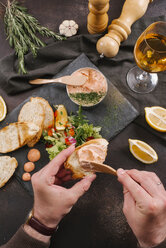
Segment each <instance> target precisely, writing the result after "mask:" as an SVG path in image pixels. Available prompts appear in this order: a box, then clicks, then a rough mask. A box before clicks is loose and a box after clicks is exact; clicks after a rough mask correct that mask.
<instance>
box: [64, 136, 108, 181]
mask: <svg viewBox="0 0 166 248" xmlns="http://www.w3.org/2000/svg"><path fill="white" fill-rule="evenodd" d="M107 146H108V141H107V140H105V139H103V138H100V139H93V140H90V141H87V142H86V143H84V144H83V145H81V146H78V147H76V149H75V151H74V152H73V153H72V154H71V155H70V156H69V158H68V159H67V161H66V163H65V168H66V169H70V170H71V171H72V172H73V178H82V177H84V176H87V175H90V174H92V172H88V171H86V170H84V169H83V168H82V167H81V166H80V162H81V161H82V160H88V161H93V162H97V163H103V162H104V161H105V158H106V155H107Z"/></svg>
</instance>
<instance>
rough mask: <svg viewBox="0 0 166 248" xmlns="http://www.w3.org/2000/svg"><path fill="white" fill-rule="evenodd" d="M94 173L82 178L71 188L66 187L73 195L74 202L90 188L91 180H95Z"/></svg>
mask: <svg viewBox="0 0 166 248" xmlns="http://www.w3.org/2000/svg"><path fill="white" fill-rule="evenodd" d="M95 178H96V175H95V174H93V175H90V176H87V177H85V178H83V179H82V180H81V181H79V182H78V183H76V184H75V185H74V186H73V187H72V188H70V189H68V191H69V193H70V194H72V195H73V198H74V200H75V202H76V201H77V200H78V199H79V198H80V197H81V196H82V195H83V194H84V193H85V192H86V191H88V189H89V188H90V186H91V184H92V182H93V181H94V180H95Z"/></svg>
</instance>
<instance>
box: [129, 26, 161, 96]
mask: <svg viewBox="0 0 166 248" xmlns="http://www.w3.org/2000/svg"><path fill="white" fill-rule="evenodd" d="M134 57H135V60H136V63H137V65H138V66H139V67H140V68H141V69H140V68H139V67H137V66H135V67H133V68H131V69H130V70H129V72H128V74H127V84H128V86H129V88H130V89H131V90H133V91H134V92H136V93H142V94H143V93H149V92H151V91H153V90H154V89H155V87H156V86H157V84H158V75H157V73H155V72H160V71H165V70H166V22H162V21H159V22H154V23H152V24H151V25H150V26H148V27H147V28H146V30H145V31H144V32H143V33H142V34H141V35H140V37H139V38H138V40H137V41H136V44H135V47H134ZM142 70H143V71H142Z"/></svg>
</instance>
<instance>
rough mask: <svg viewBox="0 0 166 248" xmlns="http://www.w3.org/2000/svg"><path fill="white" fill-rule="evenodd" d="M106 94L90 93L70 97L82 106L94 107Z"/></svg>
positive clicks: (72, 94)
mask: <svg viewBox="0 0 166 248" xmlns="http://www.w3.org/2000/svg"><path fill="white" fill-rule="evenodd" d="M104 95H105V93H104V92H99V93H98V92H90V93H71V94H69V96H70V97H71V98H72V99H73V100H74V101H76V102H77V103H78V104H80V105H94V104H96V103H98V102H99V101H100V100H101V99H102V98H103V96H104Z"/></svg>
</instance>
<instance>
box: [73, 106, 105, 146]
mask: <svg viewBox="0 0 166 248" xmlns="http://www.w3.org/2000/svg"><path fill="white" fill-rule="evenodd" d="M68 118H69V122H71V124H72V125H73V126H74V127H75V130H74V131H75V136H74V138H75V139H76V141H77V143H76V146H79V145H82V144H83V143H85V142H86V141H87V140H89V138H93V139H96V138H101V135H100V134H99V132H100V131H101V127H94V126H93V124H89V121H88V120H87V117H86V116H84V115H83V114H82V108H81V106H79V110H78V112H77V115H71V116H69V117H68Z"/></svg>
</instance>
